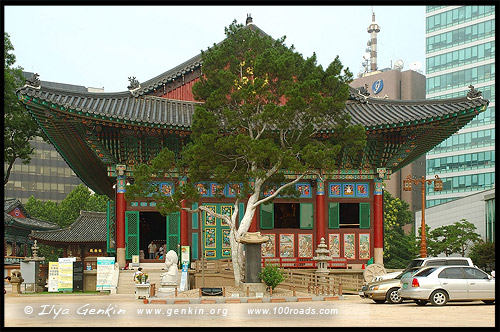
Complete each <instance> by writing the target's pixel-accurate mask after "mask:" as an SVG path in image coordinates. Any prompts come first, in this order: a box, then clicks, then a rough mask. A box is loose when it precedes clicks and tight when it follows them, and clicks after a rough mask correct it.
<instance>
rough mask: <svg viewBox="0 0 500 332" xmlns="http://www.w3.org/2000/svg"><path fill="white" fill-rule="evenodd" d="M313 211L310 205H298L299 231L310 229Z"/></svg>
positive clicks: (312, 221)
mask: <svg viewBox="0 0 500 332" xmlns="http://www.w3.org/2000/svg"><path fill="white" fill-rule="evenodd" d="M313 225H314V209H313V204H312V203H300V229H312V228H313Z"/></svg>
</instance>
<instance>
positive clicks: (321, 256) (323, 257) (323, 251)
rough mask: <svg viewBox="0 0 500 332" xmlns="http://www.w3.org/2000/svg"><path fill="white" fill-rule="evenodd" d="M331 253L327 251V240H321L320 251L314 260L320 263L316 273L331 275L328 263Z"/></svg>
mask: <svg viewBox="0 0 500 332" xmlns="http://www.w3.org/2000/svg"><path fill="white" fill-rule="evenodd" d="M329 254H330V252H329V251H328V249H327V246H326V244H325V238H323V237H322V238H321V241H320V243H319V244H318V249H316V256H315V257H313V259H314V260H315V261H316V262H318V264H317V266H318V268H317V270H316V273H329V272H328V261H329V260H330V257H329Z"/></svg>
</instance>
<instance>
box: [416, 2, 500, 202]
mask: <svg viewBox="0 0 500 332" xmlns="http://www.w3.org/2000/svg"><path fill="white" fill-rule="evenodd" d="M426 74H427V78H426V97H427V99H436V98H439V99H441V98H456V97H459V96H460V97H463V96H464V95H465V94H466V93H467V91H468V90H469V85H473V86H474V87H475V88H476V89H478V90H479V91H481V92H482V95H483V97H484V98H486V99H488V100H489V101H490V105H489V106H488V108H487V110H486V111H485V112H483V113H480V114H479V115H478V116H476V117H475V118H474V119H473V120H472V121H471V122H470V123H468V124H467V125H466V126H465V127H463V128H462V129H460V130H459V131H458V132H457V133H456V134H455V135H453V136H451V137H449V138H448V139H447V140H445V141H443V142H442V143H441V144H439V145H437V146H436V147H435V148H434V149H433V150H431V151H429V152H428V153H427V155H426V175H427V178H434V175H436V174H437V175H439V177H440V178H441V179H442V180H443V191H441V192H434V188H433V187H432V186H428V187H427V196H426V207H431V206H434V205H437V204H442V203H445V202H448V201H450V200H453V199H456V198H459V197H463V196H466V195H469V194H471V193H472V192H474V191H480V190H485V189H489V188H493V186H494V182H495V6H491V5H487V6H479V5H478V6H427V8H426Z"/></svg>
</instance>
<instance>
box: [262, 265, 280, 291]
mask: <svg viewBox="0 0 500 332" xmlns="http://www.w3.org/2000/svg"><path fill="white" fill-rule="evenodd" d="M259 277H260V279H262V281H263V282H264V283H265V284H266V286H267V289H269V287H271V289H273V290H274V288H275V287H276V286H278V285H279V284H280V283H281V282H283V281H284V280H285V271H283V270H282V269H281V268H280V267H279V266H278V265H273V264H268V265H266V266H265V267H264V268H263V269H262V271H261V272H260V274H259Z"/></svg>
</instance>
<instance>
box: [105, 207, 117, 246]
mask: <svg viewBox="0 0 500 332" xmlns="http://www.w3.org/2000/svg"><path fill="white" fill-rule="evenodd" d="M106 221H107V227H106V229H107V232H106V243H107V252H109V253H115V252H116V219H115V202H113V201H109V202H108V209H107V213H106Z"/></svg>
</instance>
